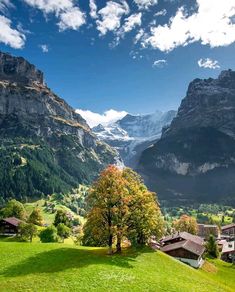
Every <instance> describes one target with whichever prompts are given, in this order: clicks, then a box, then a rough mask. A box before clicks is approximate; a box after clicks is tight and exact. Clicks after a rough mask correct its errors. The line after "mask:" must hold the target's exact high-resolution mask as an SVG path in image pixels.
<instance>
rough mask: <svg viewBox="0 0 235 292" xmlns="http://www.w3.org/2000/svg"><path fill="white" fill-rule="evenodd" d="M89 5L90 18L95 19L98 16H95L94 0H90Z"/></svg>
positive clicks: (95, 6)
mask: <svg viewBox="0 0 235 292" xmlns="http://www.w3.org/2000/svg"><path fill="white" fill-rule="evenodd" d="M89 7H90V16H91V18H94V19H96V18H97V17H98V16H97V5H96V2H95V0H90V2H89Z"/></svg>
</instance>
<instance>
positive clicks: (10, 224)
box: [0, 217, 22, 236]
mask: <svg viewBox="0 0 235 292" xmlns="http://www.w3.org/2000/svg"><path fill="white" fill-rule="evenodd" d="M21 222H22V221H21V220H20V219H17V218H15V217H10V218H5V219H2V220H0V235H7V236H13V235H16V234H17V233H18V232H19V225H20V223H21Z"/></svg>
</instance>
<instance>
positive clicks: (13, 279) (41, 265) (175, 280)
mask: <svg viewBox="0 0 235 292" xmlns="http://www.w3.org/2000/svg"><path fill="white" fill-rule="evenodd" d="M106 252H107V250H106V249H104V248H88V247H76V246H74V245H68V244H58V243H57V244H52V243H50V244H42V243H32V244H30V243H20V242H3V241H1V242H0V291H1V292H5V291H6V292H9V291H131V292H132V291H141V292H142V291H166V292H169V291H179V292H183V291H190V292H193V291H198V292H203V291H208V292H209V291H211V292H216V291H235V277H234V276H235V268H234V267H233V266H232V265H231V264H227V263H224V262H221V261H219V260H216V261H212V262H210V263H207V264H206V265H205V268H203V269H202V270H201V269H200V270H195V269H193V268H191V267H189V266H187V265H185V264H182V263H180V262H178V261H176V260H175V259H172V258H170V257H169V256H167V255H165V254H163V253H161V252H156V251H153V250H150V249H148V248H145V249H142V250H125V251H124V253H123V255H113V256H109V255H107V254H106Z"/></svg>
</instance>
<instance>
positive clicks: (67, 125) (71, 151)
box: [0, 53, 119, 198]
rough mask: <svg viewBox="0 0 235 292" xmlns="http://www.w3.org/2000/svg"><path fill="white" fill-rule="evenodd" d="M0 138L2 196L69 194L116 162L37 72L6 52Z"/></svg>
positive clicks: (0, 56) (1, 60) (0, 69)
mask: <svg viewBox="0 0 235 292" xmlns="http://www.w3.org/2000/svg"><path fill="white" fill-rule="evenodd" d="M0 139H1V147H0V156H1V157H2V159H1V163H0V178H1V179H0V195H3V196H4V197H9V196H11V197H12V196H17V197H21V198H22V197H25V196H38V195H40V194H49V193H52V192H63V191H68V190H69V189H71V188H72V187H75V186H76V185H78V183H84V184H88V183H91V181H92V180H93V179H94V178H95V177H96V176H97V175H98V173H99V171H101V170H102V169H103V168H104V167H105V166H106V165H108V164H110V163H118V162H119V157H118V154H117V152H116V151H115V150H114V149H112V148H111V147H110V146H108V145H107V144H105V143H103V142H101V141H99V140H98V139H97V138H96V136H95V135H94V134H93V133H92V131H91V129H90V128H89V126H88V125H87V123H86V122H85V120H84V119H83V118H82V117H81V116H80V115H79V114H77V113H76V112H75V110H74V109H73V108H72V107H70V106H69V105H68V104H67V103H66V102H65V101H64V100H63V99H61V98H60V97H58V96H57V95H56V94H55V93H53V92H52V91H51V90H50V89H49V88H48V87H47V86H46V85H45V83H44V80H43V74H42V72H41V71H39V70H37V69H36V68H35V66H33V65H31V64H30V63H28V62H27V61H26V60H25V59H23V58H16V57H12V56H10V55H8V54H4V53H0ZM15 161H16V162H15ZM19 180H20V181H19ZM5 184H8V188H5V187H4V185H5Z"/></svg>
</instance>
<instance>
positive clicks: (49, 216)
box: [24, 200, 84, 225]
mask: <svg viewBox="0 0 235 292" xmlns="http://www.w3.org/2000/svg"><path fill="white" fill-rule="evenodd" d="M44 203H45V200H38V201H36V202H32V203H25V204H24V207H25V210H26V213H27V215H28V216H29V215H30V213H31V212H32V211H33V209H34V208H36V207H37V208H38V209H40V210H41V214H42V217H43V220H44V223H45V224H48V225H51V224H52V223H53V222H54V219H55V214H56V211H55V212H54V213H51V212H47V211H46V208H45V207H44ZM59 209H62V210H64V211H66V212H68V213H71V214H73V216H74V218H75V217H76V218H79V220H80V221H81V222H83V221H84V218H83V217H81V216H79V215H77V214H76V213H74V212H73V211H72V210H70V209H69V208H67V207H66V206H64V205H62V204H59V203H58V202H55V210H59Z"/></svg>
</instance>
